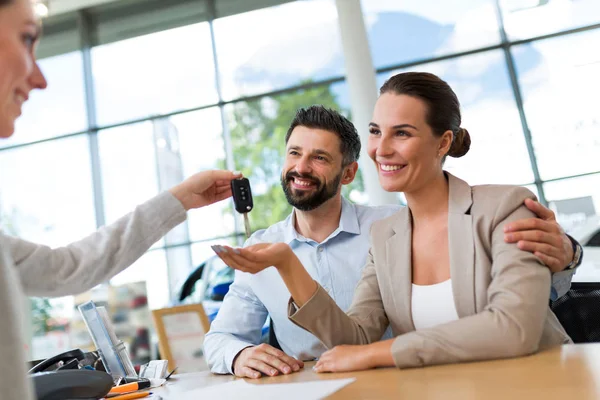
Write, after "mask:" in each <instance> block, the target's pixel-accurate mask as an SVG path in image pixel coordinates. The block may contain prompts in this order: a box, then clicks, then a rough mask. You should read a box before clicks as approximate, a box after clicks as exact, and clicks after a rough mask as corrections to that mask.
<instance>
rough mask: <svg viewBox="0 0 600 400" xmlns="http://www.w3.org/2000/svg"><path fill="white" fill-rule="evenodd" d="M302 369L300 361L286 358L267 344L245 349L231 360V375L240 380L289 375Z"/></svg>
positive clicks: (281, 352)
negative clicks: (263, 375)
mask: <svg viewBox="0 0 600 400" xmlns="http://www.w3.org/2000/svg"><path fill="white" fill-rule="evenodd" d="M301 368H304V363H303V362H302V361H299V360H296V359H295V358H293V357H290V356H288V355H287V354H285V353H284V352H283V351H281V350H278V349H276V348H275V347H273V346H269V345H268V344H264V343H263V344H260V345H258V346H252V347H246V348H245V349H244V350H242V351H240V352H239V354H238V355H237V356H236V357H235V359H234V360H233V373H234V374H235V376H239V377H241V378H253V379H256V378H260V377H261V376H262V375H261V374H265V375H268V376H276V375H279V374H280V373H281V374H285V375H287V374H291V373H292V372H297V371H300V369H301Z"/></svg>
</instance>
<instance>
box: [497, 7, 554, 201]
mask: <svg viewBox="0 0 600 400" xmlns="http://www.w3.org/2000/svg"><path fill="white" fill-rule="evenodd" d="M494 3H495V6H496V17H497V18H498V27H499V29H500V39H501V41H502V51H503V52H504V58H505V61H506V68H507V70H508V75H509V78H510V83H511V86H512V91H513V95H514V98H515V103H516V104H517V109H518V111H519V118H520V120H521V127H522V129H523V135H524V137H525V145H526V146H527V153H528V155H529V162H530V163H531V169H532V171H533V178H534V182H535V187H536V189H537V191H538V196H539V201H540V203H542V204H543V205H545V206H547V205H548V201H547V200H546V195H545V193H544V186H543V184H542V179H541V178H540V172H539V168H538V163H537V158H536V156H535V150H534V148H533V140H532V137H531V131H530V130H529V124H528V123H527V116H526V115H525V107H524V105H523V95H522V93H521V87H520V85H519V79H518V77H517V69H516V67H515V61H514V59H513V56H512V53H511V52H510V48H511V44H510V43H509V41H508V37H507V35H506V30H505V29H504V20H503V18H502V9H501V7H500V0H495V2H494Z"/></svg>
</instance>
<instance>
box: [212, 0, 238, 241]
mask: <svg viewBox="0 0 600 400" xmlns="http://www.w3.org/2000/svg"><path fill="white" fill-rule="evenodd" d="M206 10H207V15H208V28H209V31H210V44H211V48H212V55H213V65H214V69H215V88H216V90H217V96H218V99H219V114H220V117H221V127H222V131H223V146H224V150H225V165H226V166H227V169H229V170H231V171H233V170H235V169H236V166H235V160H234V158H233V143H232V140H231V131H230V130H229V124H228V123H227V116H226V114H225V104H224V103H223V92H222V89H221V73H220V69H219V57H218V54H217V46H216V41H215V29H214V20H215V18H216V6H215V0H206ZM229 207H230V209H231V211H232V212H233V215H234V217H233V230H234V232H235V234H236V238H237V241H238V245H241V244H242V243H243V238H242V240H240V236H239V235H238V232H241V226H240V221H239V218H237V216H236V213H235V211H234V209H233V207H232V206H231V205H230V206H229Z"/></svg>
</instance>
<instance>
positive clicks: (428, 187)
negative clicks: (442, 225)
mask: <svg viewBox="0 0 600 400" xmlns="http://www.w3.org/2000/svg"><path fill="white" fill-rule="evenodd" d="M404 195H405V196H406V202H407V203H408V207H409V208H410V211H411V213H412V217H413V220H428V219H434V218H436V217H439V216H440V215H441V214H447V213H448V196H449V188H448V180H447V179H446V176H445V175H444V173H443V172H442V173H440V174H439V175H437V176H436V177H435V178H433V179H432V180H431V181H430V182H428V183H427V184H425V185H424V186H423V187H421V188H419V189H417V190H415V191H412V192H410V193H409V192H404Z"/></svg>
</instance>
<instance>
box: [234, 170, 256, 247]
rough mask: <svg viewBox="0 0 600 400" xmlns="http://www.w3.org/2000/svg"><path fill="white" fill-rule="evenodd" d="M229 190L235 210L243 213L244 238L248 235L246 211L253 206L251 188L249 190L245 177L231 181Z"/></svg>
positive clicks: (250, 209)
mask: <svg viewBox="0 0 600 400" xmlns="http://www.w3.org/2000/svg"><path fill="white" fill-rule="evenodd" d="M231 192H232V193H233V204H234V206H235V211H237V212H239V213H240V214H243V215H244V227H245V228H246V238H249V237H250V234H251V233H252V231H251V230H250V221H249V220H248V213H249V212H250V211H252V208H254V203H253V202H252V190H250V181H249V180H248V179H247V178H239V179H234V180H232V181H231Z"/></svg>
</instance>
